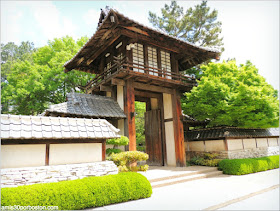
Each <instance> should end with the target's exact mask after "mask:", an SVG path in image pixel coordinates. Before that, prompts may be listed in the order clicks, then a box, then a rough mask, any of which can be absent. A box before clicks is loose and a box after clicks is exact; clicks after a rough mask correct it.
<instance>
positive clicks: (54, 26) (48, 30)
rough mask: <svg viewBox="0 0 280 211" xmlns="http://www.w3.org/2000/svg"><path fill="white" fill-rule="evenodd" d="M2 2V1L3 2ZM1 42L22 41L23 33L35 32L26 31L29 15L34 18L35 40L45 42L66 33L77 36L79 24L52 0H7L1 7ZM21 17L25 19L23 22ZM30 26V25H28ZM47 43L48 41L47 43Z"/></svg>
mask: <svg viewBox="0 0 280 211" xmlns="http://www.w3.org/2000/svg"><path fill="white" fill-rule="evenodd" d="M1 3H2V2H1ZM1 17H2V20H1V42H2V43H6V42H9V41H10V42H16V43H19V42H20V41H22V40H21V39H20V38H22V36H21V34H23V33H24V34H29V35H31V34H33V35H34V33H32V32H25V31H24V30H26V28H30V24H31V23H28V22H26V21H25V20H26V18H27V17H31V18H33V20H32V21H33V23H32V24H35V25H34V26H31V30H32V27H33V28H34V29H35V30H36V36H35V40H32V41H37V42H38V43H41V44H42V43H43V42H42V41H44V40H52V39H54V38H59V37H62V36H65V35H69V36H72V37H73V38H74V39H76V38H77V35H76V30H77V26H76V25H75V24H74V23H73V22H72V21H71V19H69V18H67V17H65V16H63V14H62V13H61V12H60V11H59V10H58V9H57V7H56V6H55V5H54V4H53V3H52V2H50V1H32V2H31V1H9V2H8V1H7V2H6V1H5V2H3V3H2V7H1ZM21 18H22V19H23V20H24V21H22V22H21ZM27 26H28V27H27ZM45 44H46V43H45Z"/></svg>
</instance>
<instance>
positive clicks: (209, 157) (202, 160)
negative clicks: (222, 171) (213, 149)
mask: <svg viewBox="0 0 280 211" xmlns="http://www.w3.org/2000/svg"><path fill="white" fill-rule="evenodd" d="M217 157H218V154H216V153H205V154H204V155H203V157H199V156H196V157H193V158H191V160H190V164H191V165H199V166H211V167H216V166H218V164H219V162H220V161H221V159H217Z"/></svg>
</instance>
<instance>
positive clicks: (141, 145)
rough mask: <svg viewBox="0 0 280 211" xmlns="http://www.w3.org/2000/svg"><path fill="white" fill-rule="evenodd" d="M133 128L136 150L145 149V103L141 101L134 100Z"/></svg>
mask: <svg viewBox="0 0 280 211" xmlns="http://www.w3.org/2000/svg"><path fill="white" fill-rule="evenodd" d="M135 112H136V117H135V129H136V144H137V146H136V148H137V150H138V151H142V152H145V151H146V143H145V116H144V115H145V112H146V105H145V103H143V102H138V101H135Z"/></svg>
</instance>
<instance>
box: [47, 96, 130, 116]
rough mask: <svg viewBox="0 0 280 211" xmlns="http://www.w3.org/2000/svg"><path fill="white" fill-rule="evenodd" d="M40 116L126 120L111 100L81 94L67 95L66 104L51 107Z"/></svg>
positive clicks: (117, 105) (121, 111)
mask: <svg viewBox="0 0 280 211" xmlns="http://www.w3.org/2000/svg"><path fill="white" fill-rule="evenodd" d="M42 115H44V116H51V115H55V116H63V115H64V116H72V117H73V116H74V117H85V118H106V119H123V118H126V115H125V114H124V112H123V110H122V109H121V108H120V106H119V104H118V103H117V102H116V101H114V100H113V99H112V98H110V97H104V96H100V95H91V94H81V93H68V94H67V102H65V103H60V104H55V105H51V106H50V108H48V109H46V110H45V112H44V113H43V114H42Z"/></svg>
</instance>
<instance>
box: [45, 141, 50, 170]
mask: <svg viewBox="0 0 280 211" xmlns="http://www.w3.org/2000/svg"><path fill="white" fill-rule="evenodd" d="M49 160H50V144H46V157H45V165H46V166H48V165H49Z"/></svg>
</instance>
